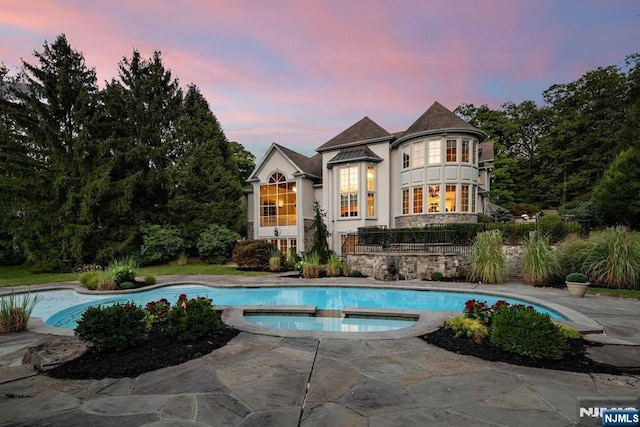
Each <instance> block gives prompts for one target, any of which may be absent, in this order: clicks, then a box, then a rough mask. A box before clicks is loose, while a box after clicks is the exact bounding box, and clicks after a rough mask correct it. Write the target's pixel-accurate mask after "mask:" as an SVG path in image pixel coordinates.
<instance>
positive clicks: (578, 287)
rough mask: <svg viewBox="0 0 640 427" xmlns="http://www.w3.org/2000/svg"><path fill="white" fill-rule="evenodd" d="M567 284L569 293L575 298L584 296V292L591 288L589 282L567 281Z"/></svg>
mask: <svg viewBox="0 0 640 427" xmlns="http://www.w3.org/2000/svg"><path fill="white" fill-rule="evenodd" d="M565 283H566V284H567V291H569V295H571V296H572V297H574V298H582V297H584V294H586V293H587V289H589V283H588V282H587V283H576V282H565Z"/></svg>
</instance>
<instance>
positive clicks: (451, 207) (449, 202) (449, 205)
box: [444, 185, 456, 212]
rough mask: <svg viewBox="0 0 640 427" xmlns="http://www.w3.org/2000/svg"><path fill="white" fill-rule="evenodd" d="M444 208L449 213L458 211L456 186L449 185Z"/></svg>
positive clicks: (445, 194)
mask: <svg viewBox="0 0 640 427" xmlns="http://www.w3.org/2000/svg"><path fill="white" fill-rule="evenodd" d="M444 206H445V209H446V211H447V212H455V211H456V186H455V185H447V186H446V189H445V193H444Z"/></svg>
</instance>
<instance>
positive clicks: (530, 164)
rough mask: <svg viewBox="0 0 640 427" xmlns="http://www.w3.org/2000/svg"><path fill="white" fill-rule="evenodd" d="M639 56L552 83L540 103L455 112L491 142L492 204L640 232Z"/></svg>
mask: <svg viewBox="0 0 640 427" xmlns="http://www.w3.org/2000/svg"><path fill="white" fill-rule="evenodd" d="M639 64H640V54H634V55H630V56H628V57H627V58H625V62H624V65H622V66H618V65H611V66H607V67H600V68H597V69H595V70H592V71H588V72H586V73H585V74H584V75H582V76H581V77H580V78H578V79H577V80H576V81H574V82H571V83H566V84H554V85H552V86H551V87H549V88H548V89H547V90H545V91H544V92H543V93H542V99H543V104H542V105H537V104H536V103H535V102H534V101H530V100H527V101H523V102H521V103H519V104H516V103H513V102H507V103H505V104H503V105H502V106H501V107H500V108H498V109H491V108H489V107H488V106H487V105H482V106H479V107H476V106H475V105H473V104H463V105H460V106H459V107H458V108H457V109H456V113H458V114H459V115H461V116H462V117H463V118H464V119H466V120H468V121H469V122H470V123H471V124H473V125H474V126H476V127H478V128H480V129H481V130H483V131H484V132H486V133H487V136H488V139H490V140H493V141H495V155H494V156H495V170H494V174H493V182H492V183H491V199H492V201H493V202H495V203H496V204H498V205H500V206H502V207H506V208H509V209H510V210H511V211H512V213H513V214H515V215H520V214H523V213H527V214H532V213H535V212H536V211H538V210H540V209H559V210H560V211H561V212H562V213H566V214H570V215H573V216H574V217H576V218H578V219H588V220H590V221H591V222H592V224H594V225H596V226H598V225H612V224H624V225H627V226H632V227H639V226H640V67H639Z"/></svg>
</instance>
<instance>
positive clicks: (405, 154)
mask: <svg viewBox="0 0 640 427" xmlns="http://www.w3.org/2000/svg"><path fill="white" fill-rule="evenodd" d="M409 166H411V155H409V147H404V148H403V149H402V169H407V168H408V167H409Z"/></svg>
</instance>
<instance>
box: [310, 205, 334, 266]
mask: <svg viewBox="0 0 640 427" xmlns="http://www.w3.org/2000/svg"><path fill="white" fill-rule="evenodd" d="M313 212H314V216H313V246H312V247H311V252H314V253H316V254H317V255H318V257H319V258H320V263H326V262H327V260H328V259H329V255H330V251H329V240H328V239H329V231H328V230H327V224H325V223H324V217H325V216H327V213H326V212H325V211H323V210H322V207H320V202H318V201H317V200H314V201H313Z"/></svg>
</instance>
